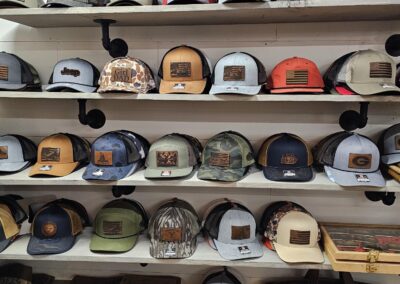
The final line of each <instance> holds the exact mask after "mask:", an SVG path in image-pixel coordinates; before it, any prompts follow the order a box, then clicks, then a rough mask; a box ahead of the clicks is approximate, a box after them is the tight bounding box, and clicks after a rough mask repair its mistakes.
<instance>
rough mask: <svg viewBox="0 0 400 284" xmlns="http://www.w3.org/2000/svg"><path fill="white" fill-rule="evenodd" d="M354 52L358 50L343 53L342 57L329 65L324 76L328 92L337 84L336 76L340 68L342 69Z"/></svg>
mask: <svg viewBox="0 0 400 284" xmlns="http://www.w3.org/2000/svg"><path fill="white" fill-rule="evenodd" d="M354 53H356V52H355V51H354V52H350V53H347V54H345V55H343V56H342V57H340V58H338V59H336V60H335V62H333V63H332V64H331V66H329V68H328V70H327V71H326V72H325V74H324V77H323V79H324V83H325V88H326V90H327V91H328V92H330V91H331V90H332V89H333V88H334V87H335V86H336V83H337V82H336V78H337V75H338V74H339V72H340V69H342V66H343V64H344V63H345V62H346V60H347V58H349V57H350V56H351V55H353V54H354Z"/></svg>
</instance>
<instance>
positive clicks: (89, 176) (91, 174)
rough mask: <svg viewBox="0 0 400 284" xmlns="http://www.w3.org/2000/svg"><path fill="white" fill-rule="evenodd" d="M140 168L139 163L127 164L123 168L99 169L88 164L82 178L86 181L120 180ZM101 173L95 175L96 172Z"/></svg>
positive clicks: (109, 167)
mask: <svg viewBox="0 0 400 284" xmlns="http://www.w3.org/2000/svg"><path fill="white" fill-rule="evenodd" d="M139 168H140V165H139V163H134V164H129V165H127V166H123V167H111V166H108V167H101V166H96V165H93V164H89V165H88V166H87V167H86V169H85V172H84V173H83V176H82V178H83V179H86V180H120V179H123V178H125V177H127V176H129V175H131V174H133V173H134V172H136V171H137V170H138V169H139ZM99 171H102V175H100V174H96V172H99Z"/></svg>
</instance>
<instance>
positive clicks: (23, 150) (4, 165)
mask: <svg viewBox="0 0 400 284" xmlns="http://www.w3.org/2000/svg"><path fill="white" fill-rule="evenodd" d="M36 153H37V147H36V145H35V143H33V142H32V141H31V140H29V139H28V138H26V137H24V136H21V135H15V134H11V135H3V136H0V173H15V172H19V171H22V170H24V169H26V168H28V167H30V166H31V165H32V164H34V163H35V162H36Z"/></svg>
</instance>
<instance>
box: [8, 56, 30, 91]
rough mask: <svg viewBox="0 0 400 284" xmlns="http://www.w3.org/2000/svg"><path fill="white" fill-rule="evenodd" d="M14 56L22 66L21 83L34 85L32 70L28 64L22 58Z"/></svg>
mask: <svg viewBox="0 0 400 284" xmlns="http://www.w3.org/2000/svg"><path fill="white" fill-rule="evenodd" d="M13 56H15V58H16V59H17V60H18V62H19V64H20V66H21V82H22V83H24V84H33V74H32V73H31V72H30V71H31V70H30V68H29V67H28V64H27V63H26V62H25V61H24V60H22V59H21V58H20V57H18V56H16V55H13Z"/></svg>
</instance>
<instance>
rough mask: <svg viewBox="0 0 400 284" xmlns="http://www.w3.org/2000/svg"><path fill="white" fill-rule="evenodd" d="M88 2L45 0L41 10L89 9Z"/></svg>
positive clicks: (87, 0)
mask: <svg viewBox="0 0 400 284" xmlns="http://www.w3.org/2000/svg"><path fill="white" fill-rule="evenodd" d="M91 6H93V3H92V2H91V1H90V0H47V2H46V4H44V5H42V8H63V7H91Z"/></svg>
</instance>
